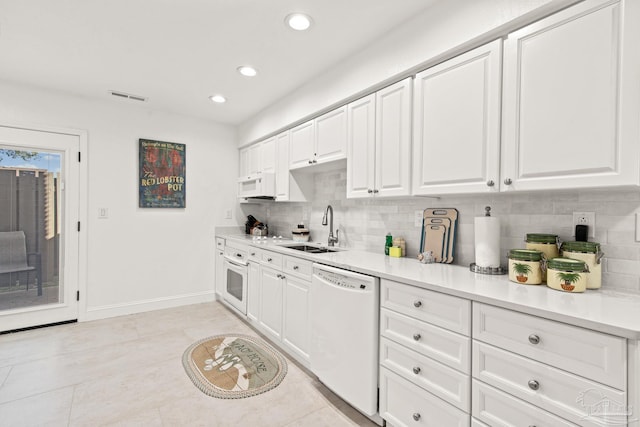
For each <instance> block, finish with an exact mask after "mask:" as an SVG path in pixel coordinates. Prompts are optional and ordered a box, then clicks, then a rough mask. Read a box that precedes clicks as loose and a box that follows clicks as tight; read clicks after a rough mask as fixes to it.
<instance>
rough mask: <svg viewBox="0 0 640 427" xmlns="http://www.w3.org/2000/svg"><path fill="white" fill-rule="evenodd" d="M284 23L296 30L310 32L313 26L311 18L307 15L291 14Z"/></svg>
mask: <svg viewBox="0 0 640 427" xmlns="http://www.w3.org/2000/svg"><path fill="white" fill-rule="evenodd" d="M284 22H286V23H287V25H288V26H289V27H291V28H293V29H294V30H297V31H304V30H308V29H309V27H310V26H311V17H310V16H309V15H305V14H304V13H290V14H289V15H287V17H286V18H285V19H284Z"/></svg>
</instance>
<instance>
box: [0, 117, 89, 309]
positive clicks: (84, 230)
mask: <svg viewBox="0 0 640 427" xmlns="http://www.w3.org/2000/svg"><path fill="white" fill-rule="evenodd" d="M0 126H2V127H6V128H14V129H19V130H26V131H36V132H47V133H58V134H63V135H72V136H77V137H78V141H79V150H80V151H79V154H78V155H79V156H80V162H79V165H78V166H79V177H78V180H79V182H78V195H79V200H78V202H77V203H78V212H77V216H78V218H77V221H78V222H79V223H80V231H79V233H78V254H77V257H78V263H77V270H78V271H77V275H78V284H77V286H78V288H77V290H78V292H79V295H80V299H79V301H78V321H83V320H85V319H86V317H87V316H86V313H87V294H88V291H87V279H88V271H87V251H88V239H87V236H88V215H87V205H88V195H89V188H88V183H89V167H88V166H89V165H88V163H89V162H88V160H89V156H88V132H87V131H86V130H82V129H74V128H64V127H56V126H48V125H37V124H30V123H15V122H14V123H12V122H8V123H6V122H0ZM69 160H71V159H69ZM69 214H70V213H68V212H67V215H69ZM73 214H75V212H73V213H71V215H73Z"/></svg>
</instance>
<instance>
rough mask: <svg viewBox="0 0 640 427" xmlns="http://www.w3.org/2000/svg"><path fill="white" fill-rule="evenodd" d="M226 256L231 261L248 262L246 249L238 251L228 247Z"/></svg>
mask: <svg viewBox="0 0 640 427" xmlns="http://www.w3.org/2000/svg"><path fill="white" fill-rule="evenodd" d="M224 255H225V256H226V257H229V258H231V259H235V260H238V261H240V262H246V261H247V250H246V248H243V249H238V248H234V247H232V246H229V245H227V246H226V247H225V249H224Z"/></svg>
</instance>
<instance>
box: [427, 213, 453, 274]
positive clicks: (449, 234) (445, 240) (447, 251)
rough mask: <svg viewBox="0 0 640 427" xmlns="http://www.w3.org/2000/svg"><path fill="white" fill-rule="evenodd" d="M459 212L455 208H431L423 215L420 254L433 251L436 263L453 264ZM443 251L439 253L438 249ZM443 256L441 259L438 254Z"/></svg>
mask: <svg viewBox="0 0 640 427" xmlns="http://www.w3.org/2000/svg"><path fill="white" fill-rule="evenodd" d="M457 224H458V210H457V209H455V208H429V209H425V210H424V213H423V223H422V236H421V244H420V252H424V251H433V253H434V257H435V258H436V262H442V263H447V264H450V263H452V262H453V258H454V250H455V237H456V229H457ZM439 247H441V248H442V249H441V250H440V251H439V250H438V248H439ZM439 253H440V254H441V255H440V258H438V257H437V254H439Z"/></svg>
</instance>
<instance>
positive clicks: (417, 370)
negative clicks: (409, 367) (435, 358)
mask: <svg viewBox="0 0 640 427" xmlns="http://www.w3.org/2000/svg"><path fill="white" fill-rule="evenodd" d="M421 370H422V369H420V367H419V366H414V367H413V373H414V374H416V375H418V374H419V373H420V371H421Z"/></svg>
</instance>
